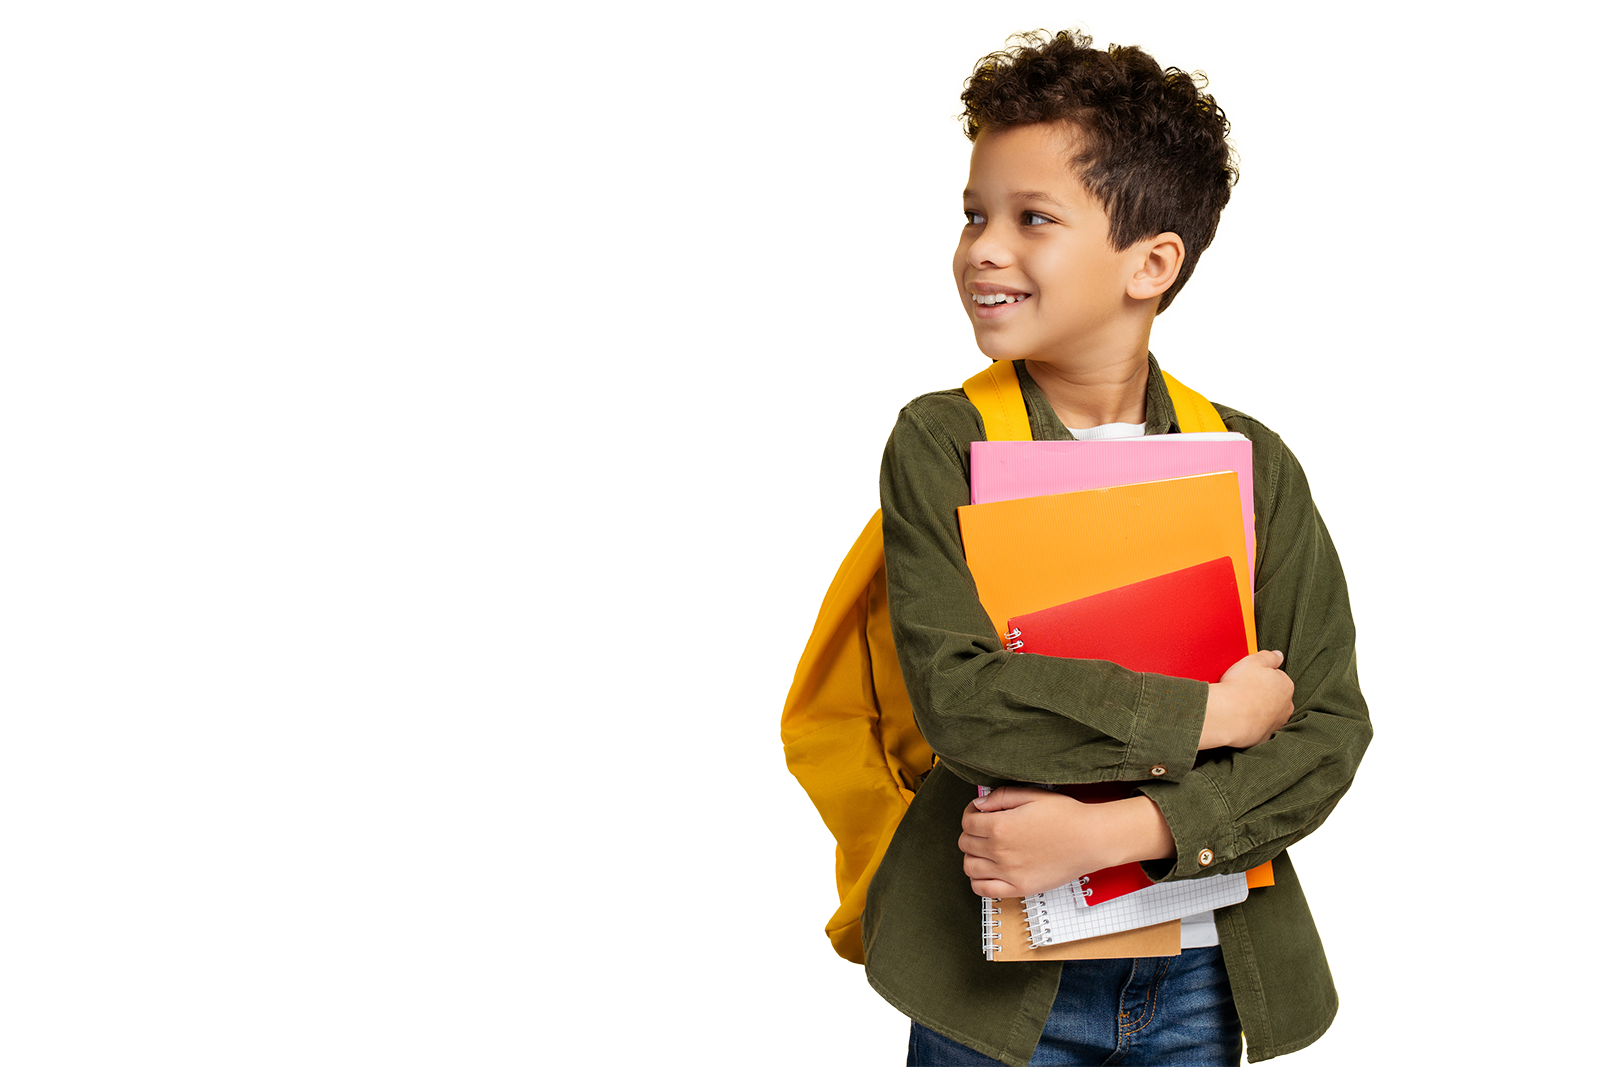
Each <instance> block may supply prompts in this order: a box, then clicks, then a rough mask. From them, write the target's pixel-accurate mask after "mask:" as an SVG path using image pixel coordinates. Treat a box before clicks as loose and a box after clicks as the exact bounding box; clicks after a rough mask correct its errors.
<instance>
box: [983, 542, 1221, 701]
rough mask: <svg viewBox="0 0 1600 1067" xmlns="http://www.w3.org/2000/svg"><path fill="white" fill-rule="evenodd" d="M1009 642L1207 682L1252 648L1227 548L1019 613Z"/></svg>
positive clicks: (1008, 644) (1046, 653) (1020, 648)
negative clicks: (1213, 555) (1187, 563)
mask: <svg viewBox="0 0 1600 1067" xmlns="http://www.w3.org/2000/svg"><path fill="white" fill-rule="evenodd" d="M1006 647H1008V648H1010V649H1011V650H1012V651H1014V652H1032V653H1038V654H1040V655H1044V656H1065V657H1068V658H1070V659H1104V660H1110V661H1111V662H1112V663H1115V664H1117V665H1118V666H1119V667H1126V668H1128V669H1129V670H1130V671H1143V672H1147V673H1150V674H1166V675H1170V676H1172V677H1174V678H1198V679H1199V680H1200V681H1202V682H1220V681H1221V680H1222V672H1223V671H1226V670H1227V669H1228V668H1229V667H1231V666H1233V665H1234V664H1235V663H1237V662H1239V661H1240V660H1241V659H1243V658H1244V657H1246V656H1248V655H1249V654H1250V646H1249V641H1248V639H1247V638H1246V637H1245V632H1244V616H1243V615H1242V614H1241V613H1240V609H1239V586H1238V584H1237V582H1236V581H1235V578H1234V573H1233V561H1232V560H1230V559H1228V558H1227V557H1226V556H1222V557H1219V558H1217V559H1214V560H1211V561H1210V562H1208V563H1201V564H1199V565H1197V566H1194V567H1185V568H1184V569H1183V570H1181V571H1173V572H1172V573H1171V574H1163V575H1161V576H1159V577H1156V578H1147V579H1145V580H1144V581H1142V582H1134V583H1133V584H1132V585H1124V586H1122V587H1120V588H1117V589H1108V590H1107V591H1106V592H1104V593H1096V594H1095V595H1093V596H1086V597H1084V598H1083V599H1081V600H1073V601H1069V602H1068V603H1065V604H1057V605H1056V606H1055V607H1053V608H1045V609H1044V610H1043V611H1035V612H1031V613H1029V614H1027V615H1018V616H1016V617H1015V618H1013V619H1012V620H1011V621H1010V624H1009V631H1008V632H1007V633H1006Z"/></svg>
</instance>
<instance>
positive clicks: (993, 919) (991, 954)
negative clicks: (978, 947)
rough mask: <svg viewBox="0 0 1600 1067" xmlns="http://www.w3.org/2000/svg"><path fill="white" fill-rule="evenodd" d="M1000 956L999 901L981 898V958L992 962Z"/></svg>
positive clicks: (991, 898)
mask: <svg viewBox="0 0 1600 1067" xmlns="http://www.w3.org/2000/svg"><path fill="white" fill-rule="evenodd" d="M998 955H1000V901H998V900H996V899H995V898H993V897H984V898H983V958H984V959H986V960H993V959H994V958H995V957H996V956H998Z"/></svg>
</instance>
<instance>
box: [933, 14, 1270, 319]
mask: <svg viewBox="0 0 1600 1067" xmlns="http://www.w3.org/2000/svg"><path fill="white" fill-rule="evenodd" d="M1007 43H1008V44H1010V45H1011V47H1010V48H1007V49H1006V50H1005V51H1002V52H994V53H991V54H990V55H987V56H984V57H983V58H982V59H980V60H979V61H978V65H977V66H976V67H974V68H973V71H972V77H971V78H968V79H967V84H966V88H965V89H964V90H963V91H962V93H961V102H962V103H963V104H965V105H966V110H965V112H963V114H962V116H961V118H962V121H963V125H964V128H965V130H966V134H967V137H968V139H969V140H974V141H975V140H977V138H978V134H979V133H980V132H982V131H984V130H1003V129H1007V128H1009V127H1012V126H1029V125H1032V124H1034V123H1039V122H1054V123H1062V124H1070V125H1071V126H1073V127H1075V128H1076V130H1077V131H1078V133H1079V134H1080V144H1079V148H1080V150H1079V152H1078V154H1077V155H1075V156H1074V157H1073V158H1072V161H1071V162H1072V166H1073V168H1074V169H1075V170H1076V172H1077V175H1078V178H1079V180H1080V181H1082V182H1083V184H1084V186H1085V187H1086V188H1087V189H1088V190H1089V192H1090V193H1091V194H1092V195H1093V196H1094V197H1095V198H1096V199H1097V200H1099V201H1100V204H1101V206H1102V207H1103V208H1104V209H1105V212H1106V214H1107V215H1108V216H1109V217H1110V219H1111V243H1112V246H1113V247H1115V248H1116V250H1117V251H1119V252H1120V251H1122V250H1123V249H1125V248H1127V247H1129V246H1130V245H1132V244H1133V243H1134V242H1135V241H1141V240H1144V239H1145V238H1147V237H1154V236H1155V235H1156V234H1158V233H1166V232H1169V231H1170V232H1172V233H1176V234H1177V235H1178V236H1179V237H1181V238H1183V247H1184V259H1183V266H1182V267H1181V268H1180V269H1179V271H1178V277H1177V280H1176V281H1174V282H1173V283H1172V287H1171V288H1169V289H1168V290H1167V291H1166V292H1165V293H1163V294H1162V296H1161V303H1160V305H1159V306H1158V308H1157V311H1158V312H1159V311H1165V310H1166V309H1167V305H1168V304H1170V303H1172V298H1173V297H1175V296H1177V295H1178V290H1179V289H1182V288H1183V283H1184V282H1186V281H1188V280H1189V275H1190V273H1191V272H1192V271H1193V270H1194V265H1195V262H1196V261H1197V260H1199V258H1200V253H1201V252H1204V251H1205V250H1206V247H1207V246H1208V245H1210V244H1211V239H1212V238H1213V237H1215V236H1216V234H1217V222H1218V220H1219V219H1220V218H1221V216H1222V209H1223V208H1224V207H1226V206H1227V204H1228V197H1229V195H1230V193H1231V191H1232V188H1233V184H1234V182H1236V181H1238V179H1239V169H1238V166H1237V165H1236V163H1235V161H1234V156H1233V151H1232V149H1231V148H1230V146H1229V144H1228V119H1227V116H1225V115H1224V114H1223V113H1222V109H1221V108H1220V107H1218V106H1217V102H1216V100H1215V99H1213V98H1212V97H1211V95H1210V94H1209V93H1204V92H1201V90H1202V89H1204V88H1205V86H1206V77H1205V75H1204V74H1196V75H1195V76H1193V77H1191V76H1190V75H1189V74H1188V73H1186V72H1184V71H1181V70H1179V69H1178V68H1176V67H1168V68H1167V69H1165V70H1163V69H1162V68H1161V65H1160V64H1158V63H1157V62H1156V61H1155V60H1154V59H1152V58H1151V57H1150V55H1149V54H1148V53H1146V52H1144V51H1141V50H1140V49H1138V48H1125V47H1122V46H1119V45H1112V46H1111V47H1110V48H1108V49H1106V50H1105V51H1103V52H1102V51H1100V50H1099V49H1097V48H1093V47H1091V46H1092V44H1093V41H1091V40H1090V38H1089V36H1088V35H1087V34H1084V33H1076V32H1074V31H1071V30H1065V31H1063V32H1061V33H1057V34H1055V35H1053V36H1052V35H1051V34H1048V33H1046V32H1045V31H1044V30H1035V31H1033V32H1032V33H1021V34H1017V35H1016V36H1014V37H1012V38H1010V40H1009V41H1008V42H1007Z"/></svg>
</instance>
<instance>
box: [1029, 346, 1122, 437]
mask: <svg viewBox="0 0 1600 1067" xmlns="http://www.w3.org/2000/svg"><path fill="white" fill-rule="evenodd" d="M1026 365H1027V368H1028V374H1029V375H1031V376H1032V378H1033V380H1034V382H1035V383H1036V384H1037V385H1038V386H1039V390H1040V392H1042V393H1044V395H1045V399H1047V400H1049V401H1050V406H1051V407H1052V408H1054V409H1055V413H1056V417H1057V418H1059V419H1060V420H1061V425H1063V426H1077V427H1079V428H1080V429H1083V428H1087V427H1090V426H1104V425H1105V424H1107V423H1111V422H1132V423H1140V422H1144V421H1145V415H1144V406H1145V403H1144V402H1145V390H1146V388H1147V386H1148V385H1149V381H1150V355H1149V349H1148V348H1141V349H1140V350H1139V352H1138V354H1137V355H1134V354H1132V353H1131V352H1130V353H1129V354H1128V355H1126V356H1122V357H1119V358H1116V359H1108V360H1104V361H1101V362H1098V363H1094V364H1090V365H1088V366H1071V367H1062V366H1059V365H1057V364H1055V363H1051V362H1043V361H1039V360H1032V359H1030V360H1027V361H1026Z"/></svg>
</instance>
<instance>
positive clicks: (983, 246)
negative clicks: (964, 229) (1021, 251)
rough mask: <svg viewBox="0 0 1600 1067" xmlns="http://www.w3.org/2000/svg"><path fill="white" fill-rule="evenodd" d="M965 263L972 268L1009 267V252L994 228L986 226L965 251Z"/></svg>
mask: <svg viewBox="0 0 1600 1067" xmlns="http://www.w3.org/2000/svg"><path fill="white" fill-rule="evenodd" d="M967 262H969V263H971V264H972V265H973V266H974V267H1007V266H1010V265H1011V252H1010V250H1009V249H1008V248H1007V247H1006V245H1005V242H1004V241H1002V240H1000V238H999V235H998V234H997V233H996V232H995V227H993V226H986V227H984V230H983V232H982V233H980V234H979V235H978V237H977V240H975V241H973V242H972V245H971V246H970V247H969V248H968V249H967Z"/></svg>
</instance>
